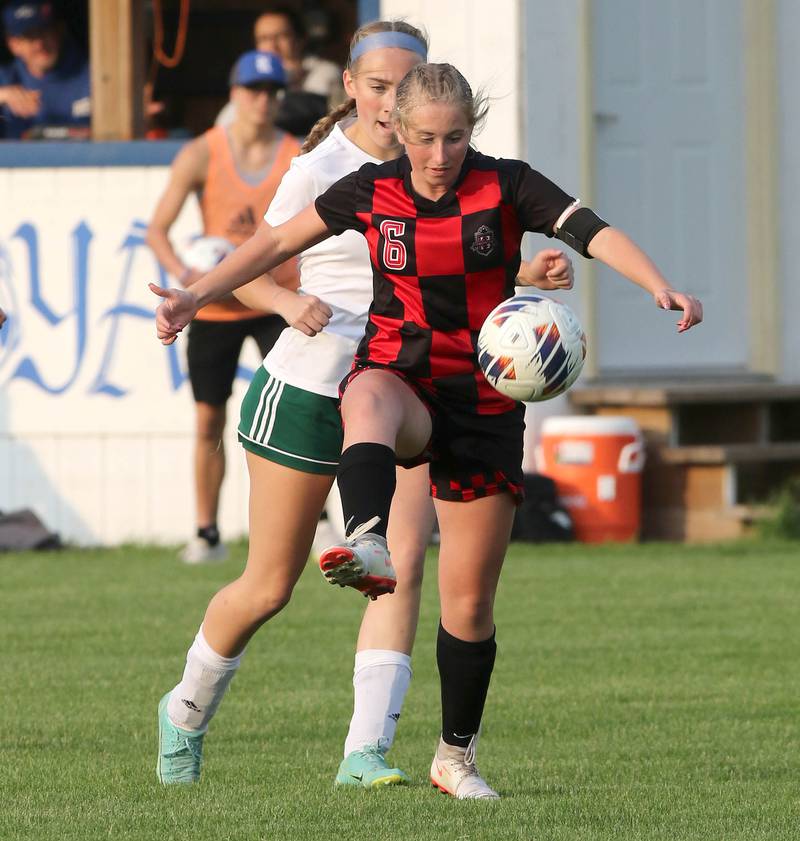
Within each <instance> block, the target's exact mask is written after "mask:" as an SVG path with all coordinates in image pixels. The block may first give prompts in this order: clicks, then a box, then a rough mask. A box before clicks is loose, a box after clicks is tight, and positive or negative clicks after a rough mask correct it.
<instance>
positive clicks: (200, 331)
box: [186, 315, 286, 406]
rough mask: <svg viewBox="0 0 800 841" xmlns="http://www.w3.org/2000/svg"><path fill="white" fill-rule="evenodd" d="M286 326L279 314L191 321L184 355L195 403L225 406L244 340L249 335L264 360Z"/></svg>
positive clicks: (231, 388) (231, 389) (230, 391)
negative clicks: (235, 319) (238, 318)
mask: <svg viewBox="0 0 800 841" xmlns="http://www.w3.org/2000/svg"><path fill="white" fill-rule="evenodd" d="M285 327H286V322H285V321H284V320H283V319H282V318H281V317H280V316H279V315H265V316H261V317H259V318H244V319H241V320H240V321H198V320H195V321H193V322H192V323H191V324H190V325H189V339H188V342H187V349H186V354H187V358H188V362H189V380H190V381H191V383H192V394H193V395H194V399H195V402H196V403H210V404H211V405H212V406H222V405H224V404H225V403H227V401H228V398H229V397H230V396H231V393H232V391H233V381H234V379H235V378H236V368H237V366H238V364H239V355H240V354H241V352H242V345H243V344H244V340H245V339H246V338H247V337H248V336H252V337H253V338H254V339H255V340H256V344H257V345H258V349H259V351H260V352H261V355H262V357H263V356H266V355H267V353H268V352H269V350H270V349H271V348H272V346H273V345H274V344H275V342H276V340H277V338H278V336H280V334H281V331H282V330H283V329H284V328H285Z"/></svg>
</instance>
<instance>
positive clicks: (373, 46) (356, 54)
mask: <svg viewBox="0 0 800 841" xmlns="http://www.w3.org/2000/svg"><path fill="white" fill-rule="evenodd" d="M383 47H399V48H400V49H401V50H410V51H411V52H412V53H417V55H421V56H422V57H423V58H425V59H427V57H428V48H427V47H426V46H425V44H424V43H423V42H422V41H420V40H419V38H416V37H415V36H414V35H409V34H407V33H406V32H394V31H389V32H375V33H373V34H372V35H367V37H366V38H362V39H361V40H360V41H359V42H358V43H357V44H356V45H355V47H353V49H352V52H351V53H350V64H353V62H355V61H356V60H357V59H359V58H361V56H362V55H364V53H368V52H369V51H370V50H380V49H382V48H383Z"/></svg>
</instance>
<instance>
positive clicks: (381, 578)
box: [319, 517, 397, 599]
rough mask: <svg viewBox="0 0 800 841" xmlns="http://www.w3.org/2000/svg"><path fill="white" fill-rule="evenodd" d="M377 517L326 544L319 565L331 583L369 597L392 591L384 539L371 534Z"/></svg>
mask: <svg viewBox="0 0 800 841" xmlns="http://www.w3.org/2000/svg"><path fill="white" fill-rule="evenodd" d="M377 523H378V518H377V517H373V518H372V519H371V520H368V521H367V522H366V523H363V524H362V525H360V526H358V528H356V529H355V530H354V531H353V532H352V534H351V535H350V536H349V537H348V538H347V539H346V540H343V541H342V542H341V543H340V544H338V545H336V546H329V547H328V548H327V549H325V550H324V551H323V552H322V553H321V554H320V556H319V568H320V570H321V572H322V574H323V575H324V576H325V579H326V580H327V581H328V582H329V583H330V584H338V585H339V586H340V587H353V588H355V589H356V590H358V591H359V592H360V593H363V594H364V595H365V596H368V597H369V598H371V599H377V598H378V596H382V595H384V593H394V588H395V587H396V586H397V575H396V574H395V571H394V567H393V566H392V562H391V560H390V559H389V549H388V547H387V545H386V538H385V537H381V536H380V535H379V534H372V533H371V532H369V531H367V529H371V528H373V527H374V526H375V525H376V524H377Z"/></svg>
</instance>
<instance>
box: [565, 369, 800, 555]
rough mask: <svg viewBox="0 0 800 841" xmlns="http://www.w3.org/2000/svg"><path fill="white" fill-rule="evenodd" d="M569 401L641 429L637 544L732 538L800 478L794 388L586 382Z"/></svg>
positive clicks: (798, 392)
mask: <svg viewBox="0 0 800 841" xmlns="http://www.w3.org/2000/svg"><path fill="white" fill-rule="evenodd" d="M570 397H571V401H572V403H573V405H574V406H575V407H576V408H577V409H578V410H579V411H583V412H586V413H589V414H598V415H627V416H628V417H631V418H633V419H634V420H635V421H636V422H637V423H638V424H639V426H640V427H641V429H642V432H643V434H644V438H645V442H646V448H647V462H646V464H645V469H644V475H643V477H642V483H643V484H642V537H643V538H644V539H650V540H689V541H710V540H722V539H727V538H732V537H739V536H741V535H743V534H746V533H747V532H748V531H749V530H750V529H751V527H752V525H753V523H754V522H755V521H756V520H757V519H758V517H759V516H763V514H764V512H765V510H766V509H765V503H766V502H768V500H769V499H770V497H771V496H772V494H774V493H775V491H776V490H777V489H778V488H779V487H780V486H781V484H783V483H784V482H785V481H786V480H787V479H789V478H790V477H792V476H800V387H799V386H789V385H785V386H784V385H777V384H774V383H748V384H739V385H734V384H728V383H721V382H710V383H693V384H690V385H681V384H674V385H667V386H660V387H658V388H653V387H649V386H641V387H639V386H625V387H621V386H613V385H612V386H600V385H598V386H591V385H590V386H588V387H583V388H576V389H573V390H572V391H571V392H570Z"/></svg>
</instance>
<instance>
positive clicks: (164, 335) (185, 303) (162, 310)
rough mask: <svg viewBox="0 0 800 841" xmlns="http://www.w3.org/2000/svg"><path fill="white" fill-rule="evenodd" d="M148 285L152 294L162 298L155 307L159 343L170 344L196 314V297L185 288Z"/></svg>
mask: <svg viewBox="0 0 800 841" xmlns="http://www.w3.org/2000/svg"><path fill="white" fill-rule="evenodd" d="M149 286H150V291H151V292H153V294H155V295H158V297H159V298H163V299H164V300H163V301H162V302H161V303H160V304H159V305H158V309H156V335H157V336H158V338H159V339H161V344H163V345H171V344H172V343H173V342H174V341H175V339H177V338H178V333H180V332H181V330H183V328H184V327H186V325H187V324H189V323H190V322H191V320H192V319H193V318H194V317H195V315H196V314H197V298H196V297H195V296H194V294H193V293H192V292H188V291H187V290H185V289H164V288H162V287H161V286H157V285H156V284H155V283H151V284H149Z"/></svg>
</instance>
